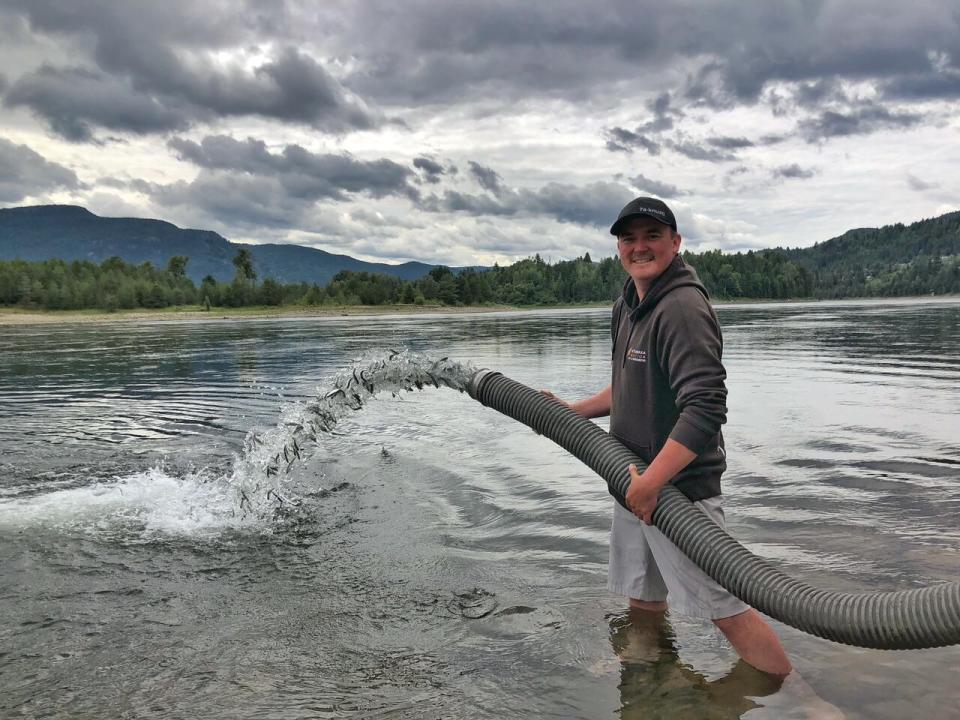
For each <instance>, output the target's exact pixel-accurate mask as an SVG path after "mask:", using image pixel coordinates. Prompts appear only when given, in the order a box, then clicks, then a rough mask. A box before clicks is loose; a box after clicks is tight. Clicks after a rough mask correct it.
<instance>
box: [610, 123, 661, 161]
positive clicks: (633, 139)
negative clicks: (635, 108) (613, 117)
mask: <svg viewBox="0 0 960 720" xmlns="http://www.w3.org/2000/svg"><path fill="white" fill-rule="evenodd" d="M606 137H607V150H610V151H611V152H625V153H632V152H633V151H634V150H636V149H637V148H641V149H643V150H646V151H647V152H648V153H649V154H651V155H659V154H660V143H656V142H654V141H653V140H650V139H649V138H647V137H646V136H644V135H640V134H639V133H635V132H633V131H632V130H627V129H626V128H622V127H612V128H607V130H606Z"/></svg>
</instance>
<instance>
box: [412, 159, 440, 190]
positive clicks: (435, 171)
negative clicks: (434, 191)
mask: <svg viewBox="0 0 960 720" xmlns="http://www.w3.org/2000/svg"><path fill="white" fill-rule="evenodd" d="M413 166H414V167H415V168H416V169H417V170H420V171H421V172H422V173H423V175H424V179H426V181H427V182H428V183H430V184H432V185H435V184H437V183H439V182H440V178H441V176H442V175H445V174H446V170H444V167H443V165H441V164H440V163H438V162H436V161H435V160H431V159H430V158H427V157H417V158H414V159H413Z"/></svg>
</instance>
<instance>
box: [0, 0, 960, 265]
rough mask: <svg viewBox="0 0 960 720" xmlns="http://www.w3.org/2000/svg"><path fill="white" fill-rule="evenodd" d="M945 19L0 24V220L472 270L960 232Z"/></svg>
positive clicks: (416, 16) (939, 12)
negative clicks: (901, 226) (128, 220)
mask: <svg viewBox="0 0 960 720" xmlns="http://www.w3.org/2000/svg"><path fill="white" fill-rule="evenodd" d="M958 108H960V0H914V1H913V2H911V3H906V2H903V0H896V1H894V0H822V1H820V0H796V1H794V2H789V1H776V0H731V1H729V2H723V1H718V2H695V1H692V0H686V1H684V0H681V1H679V2H669V3H664V2H661V1H647V0H633V1H622V2H617V1H611V2H590V3H587V2H583V0H524V1H523V2H519V1H517V2H499V1H498V0H469V1H463V0H451V1H450V2H437V0H404V1H403V2H395V1H392V0H391V1H388V0H349V1H344V2H339V1H338V0H323V1H322V2H318V1H316V0H313V1H309V2H307V1H303V2H301V1H299V0H247V1H246V2H243V1H241V0H231V1H227V0H164V1H163V2H155V1H153V0H70V1H69V2H64V1H63V0H0V206H4V207H11V206H18V205H32V204H41V203H51V202H57V203H75V204H82V205H84V206H86V207H88V208H89V209H90V210H92V211H93V212H96V213H98V214H101V215H108V216H141V217H156V218H161V219H165V220H169V221H171V222H173V223H176V224H177V225H180V226H182V227H197V228H207V229H212V230H216V231H218V232H220V233H221V234H223V235H224V236H226V237H227V238H228V239H230V240H234V241H240V242H293V243H298V244H302V245H312V246H315V247H318V248H322V249H325V250H329V251H333V252H343V253H348V254H350V255H354V256H356V257H361V258H365V259H376V260H388V261H394V260H396V261H402V260H411V259H415V260H422V261H426V262H431V263H441V262H442V263H449V264H458V265H459V264H490V263H492V262H494V261H499V262H501V263H502V262H509V261H512V260H514V259H517V258H521V257H526V256H529V255H532V254H533V253H535V252H539V253H540V254H541V256H543V257H545V258H549V259H552V260H559V259H562V258H571V257H574V256H578V255H582V254H583V253H584V252H588V251H589V252H590V253H591V254H592V255H593V256H594V257H602V256H606V255H609V254H611V253H612V252H613V243H612V240H611V238H610V236H609V235H608V234H607V228H608V227H609V224H610V222H611V221H612V220H613V219H614V217H615V216H616V213H617V211H618V210H619V208H620V207H621V206H622V205H623V204H624V203H625V202H627V201H628V200H629V199H630V198H632V197H634V196H636V195H641V194H642V195H656V196H659V197H662V198H664V199H666V200H667V201H668V202H669V203H670V204H671V205H672V206H673V207H674V209H675V211H676V213H677V216H678V219H679V222H680V230H681V233H682V234H683V235H684V238H685V243H686V247H687V248H689V249H694V250H703V249H713V248H719V249H722V250H746V249H751V248H762V247H771V246H777V245H780V246H794V247H795V246H806V245H811V244H813V243H814V242H817V241H822V240H825V239H828V238H830V237H833V236H835V235H838V234H840V233H842V232H843V231H845V230H847V229H850V228H853V227H864V226H879V225H884V224H889V223H894V222H912V221H915V220H919V219H922V218H925V217H932V216H935V215H939V214H942V213H944V212H948V211H953V210H957V209H960V182H958V180H957V178H958V170H957V168H958V167H960V112H958Z"/></svg>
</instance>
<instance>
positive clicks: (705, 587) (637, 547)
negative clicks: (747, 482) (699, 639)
mask: <svg viewBox="0 0 960 720" xmlns="http://www.w3.org/2000/svg"><path fill="white" fill-rule="evenodd" d="M694 505H696V506H697V507H699V508H700V509H701V510H702V511H703V512H704V513H706V515H707V517H709V518H710V519H711V520H713V521H714V522H715V523H717V525H719V526H720V527H723V506H722V503H721V498H720V496H719V495H718V496H717V497H712V498H707V499H706V500H699V501H697V502H695V503H694ZM607 588H608V589H609V590H610V591H611V592H614V593H617V594H618V595H625V596H626V597H629V598H634V599H635V600H645V601H647V602H662V601H664V600H667V601H668V602H669V604H670V609H671V610H673V611H675V612H680V613H683V614H684V615H690V616H692V617H699V618H705V619H708V620H715V619H719V618H725V617H731V616H732V615H739V614H740V613H742V612H745V611H746V610H749V609H750V607H749V605H747V604H746V603H744V602H743V601H742V600H740V599H738V598H737V597H735V596H733V595H731V594H730V593H729V592H727V591H726V590H724V589H723V588H722V587H720V585H718V584H717V582H716V581H715V580H713V579H712V578H711V577H709V576H708V575H707V574H706V573H705V572H703V570H701V569H700V568H698V567H697V566H696V565H695V564H694V563H693V561H692V560H690V559H689V558H688V557H687V556H686V555H684V554H683V553H682V552H680V550H679V548H677V546H676V545H674V544H673V543H672V542H670V540H668V539H667V537H666V535H664V534H663V533H662V532H660V531H659V530H657V528H655V527H654V526H653V525H647V524H646V523H645V522H643V521H642V520H640V518H638V517H637V516H636V515H634V514H633V513H631V512H630V511H629V510H626V509H624V508H623V506H622V505H620V503H617V502H614V503H613V525H612V526H611V528H610V568H609V572H608V575H607Z"/></svg>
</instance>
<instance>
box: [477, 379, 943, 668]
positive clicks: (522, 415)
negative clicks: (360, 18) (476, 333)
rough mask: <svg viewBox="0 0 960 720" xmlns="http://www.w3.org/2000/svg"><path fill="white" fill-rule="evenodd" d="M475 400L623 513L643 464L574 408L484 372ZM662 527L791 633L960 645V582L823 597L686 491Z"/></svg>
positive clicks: (665, 498) (662, 505) (664, 502)
mask: <svg viewBox="0 0 960 720" xmlns="http://www.w3.org/2000/svg"><path fill="white" fill-rule="evenodd" d="M469 392H470V395H471V397H473V398H474V399H476V400H478V401H479V402H481V403H483V404H484V405H486V406H488V407H491V408H493V409H494V410H498V411H500V412H501V413H503V414H505V415H508V416H509V417H512V418H513V419H515V420H519V421H520V422H522V423H523V424H525V425H527V426H529V427H531V428H532V429H533V430H535V431H536V432H538V433H539V434H541V435H544V436H546V437H548V438H550V439H551V440H553V441H554V442H556V443H557V444H559V445H560V446H562V447H563V448H565V449H566V450H568V451H569V452H570V453H572V454H573V455H575V456H576V457H577V458H578V459H580V460H582V461H583V462H584V463H586V464H587V465H588V466H589V467H590V468H591V469H593V470H594V471H595V472H596V473H597V474H598V475H600V476H601V477H602V478H603V479H604V480H606V481H607V485H608V487H609V490H610V494H611V495H613V496H614V498H616V499H617V501H618V502H620V503H621V504H622V505H624V506H625V504H624V500H623V498H624V496H625V495H626V491H627V488H628V487H629V486H630V471H629V470H628V469H627V468H628V466H629V465H630V464H631V463H635V464H636V465H637V467H638V468H640V469H641V470H642V469H643V467H644V463H643V461H642V460H641V459H640V458H638V457H637V456H636V455H634V454H633V453H632V452H630V451H629V450H628V449H627V448H625V447H624V446H623V445H622V444H621V443H620V442H619V441H618V440H617V439H616V438H614V437H612V436H611V435H609V434H608V433H606V432H604V431H603V430H602V429H601V428H600V427H598V426H597V425H596V424H594V423H592V422H590V421H589V420H587V419H586V418H584V417H582V416H580V415H578V414H577V413H575V412H573V411H572V410H570V409H569V408H567V407H565V406H564V405H561V404H560V403H557V402H555V401H553V400H551V399H550V398H548V397H546V396H544V395H543V394H541V393H540V392H537V391H536V390H533V389H532V388H529V387H526V386H525V385H522V384H520V383H518V382H516V381H514V380H510V379H509V378H506V377H504V376H503V375H501V374H499V373H493V372H490V371H489V370H481V371H480V372H478V373H477V374H476V375H475V376H474V378H473V380H472V381H471V383H470V387H469ZM653 524H654V525H656V526H657V528H659V529H660V531H661V532H663V534H664V535H666V536H667V537H668V538H670V540H671V541H672V542H673V543H674V544H675V545H676V546H677V547H679V548H680V550H682V551H683V553H684V554H686V555H687V557H689V558H690V559H691V560H693V562H695V563H696V564H697V565H698V566H699V567H700V568H702V569H703V571H704V572H705V573H706V574H707V575H709V576H710V577H712V578H713V579H714V580H716V581H717V582H718V583H719V584H720V585H722V586H723V587H724V588H726V589H727V590H728V591H730V592H731V593H732V594H734V595H736V596H737V597H738V598H740V599H741V600H743V601H744V602H745V603H747V604H748V605H751V606H752V607H754V608H756V609H757V610H760V611H761V612H763V613H766V614H767V615H769V616H770V617H773V618H776V619H777V620H780V621H781V622H783V623H786V624H787V625H790V626H791V627H795V628H797V629H799V630H803V631H804V632H807V633H810V634H811V635H816V636H817V637H822V638H826V639H828V640H834V641H836V642H840V643H846V644H847V645H855V646H857V647H865V648H877V649H881V650H910V649H920V648H933V647H943V646H946V645H956V644H958V643H960V583H942V584H938V585H932V586H930V587H926V588H919V589H915V590H899V591H895V592H875V593H842V592H831V591H828V590H819V589H817V588H815V587H812V586H810V585H807V584H806V583H803V582H800V581H799V580H795V579H794V578H791V577H790V576H789V575H786V574H785V573H783V572H781V571H780V570H778V569H776V568H775V567H773V566H772V565H771V564H770V563H768V562H767V561H766V560H763V559H761V558H758V557H757V556H755V555H754V554H753V553H751V552H750V551H749V550H747V549H746V548H745V547H743V546H742V545H741V544H740V543H738V542H737V541H736V540H734V539H733V538H731V537H730V536H729V535H728V534H727V533H726V532H725V531H724V530H723V529H722V528H720V527H719V526H718V525H717V524H716V523H714V522H713V521H712V520H710V519H709V518H708V517H707V516H706V515H704V514H703V513H702V512H701V511H700V510H699V509H698V508H697V507H696V506H694V505H693V503H691V502H690V501H689V500H688V499H687V498H686V497H685V496H684V495H683V493H681V492H680V491H679V490H677V489H676V488H675V487H673V486H672V485H667V486H666V487H664V488H663V490H661V492H660V495H659V497H658V500H657V508H656V510H655V511H654V513H653Z"/></svg>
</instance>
